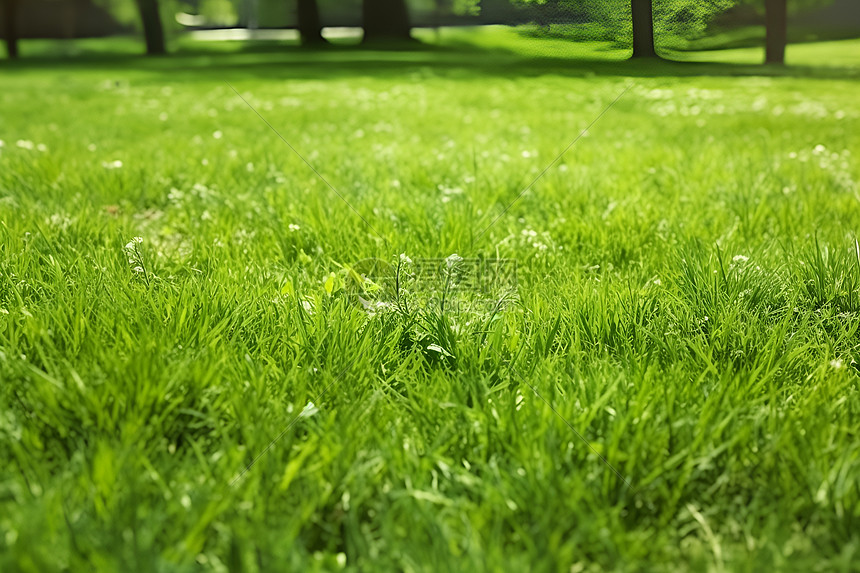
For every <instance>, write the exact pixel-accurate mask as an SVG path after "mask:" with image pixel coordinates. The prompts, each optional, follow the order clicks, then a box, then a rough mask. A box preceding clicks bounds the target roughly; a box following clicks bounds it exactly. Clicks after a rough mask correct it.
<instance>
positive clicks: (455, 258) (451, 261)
mask: <svg viewBox="0 0 860 573" xmlns="http://www.w3.org/2000/svg"><path fill="white" fill-rule="evenodd" d="M462 262H463V257H461V256H460V255H458V254H457V253H454V254H453V255H451V256H449V257H448V258H447V259H445V264H446V265H447V267H448V268H449V269H451V268H453V267H455V266H456V265H458V264H460V263H462Z"/></svg>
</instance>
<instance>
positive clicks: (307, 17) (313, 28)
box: [297, 0, 325, 46]
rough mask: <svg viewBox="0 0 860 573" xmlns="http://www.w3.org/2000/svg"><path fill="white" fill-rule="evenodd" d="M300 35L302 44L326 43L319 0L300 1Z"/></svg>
mask: <svg viewBox="0 0 860 573" xmlns="http://www.w3.org/2000/svg"><path fill="white" fill-rule="evenodd" d="M297 12H298V20H299V34H301V36H302V44H305V45H309V46H311V45H317V46H318V45H320V44H324V43H325V38H323V35H322V21H321V20H320V10H319V6H317V0H298V6H297Z"/></svg>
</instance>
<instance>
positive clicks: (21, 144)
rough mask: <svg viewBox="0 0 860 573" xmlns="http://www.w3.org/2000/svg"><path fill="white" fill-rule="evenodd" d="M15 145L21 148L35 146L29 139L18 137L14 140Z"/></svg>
mask: <svg viewBox="0 0 860 573" xmlns="http://www.w3.org/2000/svg"><path fill="white" fill-rule="evenodd" d="M15 145H17V146H18V147H20V148H21V149H29V150H32V149H33V148H34V147H36V146H35V144H34V143H33V142H32V141H30V140H29V139H19V140H18V141H16V142H15Z"/></svg>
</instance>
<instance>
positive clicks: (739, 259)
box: [732, 255, 750, 263]
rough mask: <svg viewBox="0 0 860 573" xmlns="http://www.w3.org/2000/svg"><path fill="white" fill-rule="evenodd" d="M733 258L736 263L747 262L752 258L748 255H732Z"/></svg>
mask: <svg viewBox="0 0 860 573" xmlns="http://www.w3.org/2000/svg"><path fill="white" fill-rule="evenodd" d="M732 260H733V261H734V262H736V263H745V262H747V261H748V260H750V258H749V257H748V256H746V255H735V256H734V257H732Z"/></svg>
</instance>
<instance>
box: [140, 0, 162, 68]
mask: <svg viewBox="0 0 860 573" xmlns="http://www.w3.org/2000/svg"><path fill="white" fill-rule="evenodd" d="M137 9H138V11H139V12H140V20H141V22H142V23H143V37H144V39H145V40H146V53H147V54H149V55H150V56H157V55H160V54H164V53H165V52H167V50H166V48H165V45H164V28H163V27H162V24H161V15H160V14H159V13H158V0H137Z"/></svg>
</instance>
